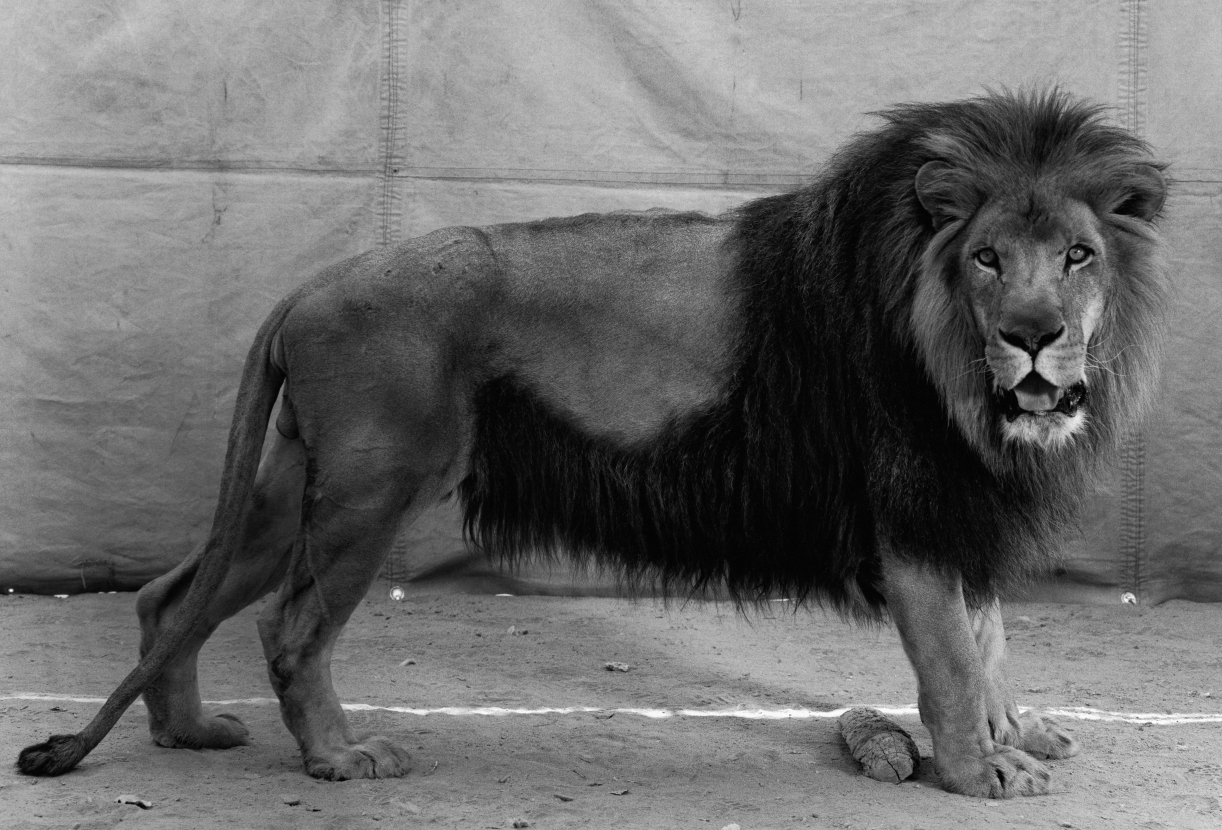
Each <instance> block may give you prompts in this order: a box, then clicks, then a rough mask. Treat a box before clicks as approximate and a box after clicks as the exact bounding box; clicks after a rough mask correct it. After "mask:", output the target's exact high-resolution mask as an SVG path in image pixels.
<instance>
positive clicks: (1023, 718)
mask: <svg viewBox="0 0 1222 830" xmlns="http://www.w3.org/2000/svg"><path fill="white" fill-rule="evenodd" d="M1018 726H1019V730H1020V736H1019V739H1018V748H1019V749H1021V750H1023V751H1024V752H1027V753H1029V754H1031V755H1034V756H1035V757H1036V758H1047V759H1052V760H1060V759H1061V758H1072V757H1073V756H1074V755H1077V754H1078V752H1079V750H1080V749H1081V747H1080V746H1079V745H1078V742H1077V741H1075V740H1074V738H1073V736H1072V735H1070V734H1069V733H1068V732H1066V731H1065V730H1064V729H1062V728H1061V726H1060V724H1058V723H1057V722H1056V721H1055V720H1053V719H1052V718H1050V717H1049V716H1048V715H1045V714H1042V713H1040V712H1036V711H1031V710H1029V711H1026V712H1023V713H1022V714H1021V715H1019V716H1018Z"/></svg>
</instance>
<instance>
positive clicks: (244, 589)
mask: <svg viewBox="0 0 1222 830" xmlns="http://www.w3.org/2000/svg"><path fill="white" fill-rule="evenodd" d="M269 443H270V446H269V448H268V451H267V452H266V453H265V455H264V458H263V461H262V463H261V464H260V466H259V474H258V478H257V480H256V483H255V492H254V503H253V504H252V506H251V508H250V511H249V513H248V515H247V519H246V527H245V532H244V534H243V541H242V546H241V549H240V550H239V551H238V552H237V553H236V554H235V556H234V558H233V563H232V565H231V567H230V570H229V572H228V574H226V576H225V580H224V582H223V583H222V584H221V587H220V589H219V591H218V592H217V594H216V596H215V597H214V598H213V599H212V601H211V603H210V604H209V606H208V609H207V611H206V612H205V615H204V619H203V621H202V622H201V623H200V627H199V628H198V629H197V630H196V632H195V634H194V635H193V636H192V637H191V638H190V639H189V640H188V641H187V642H186V643H185V644H184V645H183V647H182V649H180V650H179V651H178V652H177V653H176V654H175V655H174V656H173V657H172V658H171V659H170V662H169V663H167V664H166V667H165V669H164V671H163V672H162V673H161V675H160V676H159V677H158V678H157V679H156V680H155V681H153V683H151V684H150V685H149V686H148V688H147V689H145V691H144V700H145V703H146V704H147V706H148V717H149V731H150V732H151V733H152V735H153V740H154V741H155V742H156V743H158V744H160V745H161V746H165V747H185V748H189V749H228V748H230V747H234V746H239V745H241V744H245V743H247V730H246V727H245V726H244V725H243V724H242V722H241V721H240V720H238V718H236V717H234V716H233V715H230V714H227V713H220V714H215V715H212V714H208V713H207V712H205V711H204V707H203V704H202V702H201V701H200V694H199V680H198V673H197V659H198V656H199V650H200V648H202V647H203V645H204V643H205V641H207V639H208V637H209V636H210V635H211V634H212V632H213V631H215V630H216V627H217V626H218V625H220V623H221V622H222V621H224V620H225V619H227V618H228V617H231V616H233V615H234V614H236V613H237V612H238V611H240V610H242V609H243V608H245V607H246V606H247V605H249V604H250V603H252V602H254V601H255V600H256V599H258V598H259V597H261V596H263V595H264V594H266V593H267V592H268V591H270V590H271V589H272V588H274V587H275V586H276V584H277V583H278V582H279V581H280V580H281V579H282V578H283V575H284V571H285V568H286V567H287V565H288V554H289V551H290V549H291V546H292V541H293V538H294V536H295V535H296V532H297V527H298V525H299V524H300V505H301V493H302V488H303V487H304V484H305V453H304V449H303V447H302V444H301V442H300V441H290V440H289V439H286V438H284V437H282V436H280V435H278V434H275V435H273V436H272V437H271V439H270V442H269ZM202 554H203V545H200V546H199V547H198V548H197V549H196V550H195V551H194V552H192V554H191V555H190V556H189V557H188V558H187V559H186V560H184V561H183V562H182V563H181V564H179V565H178V567H176V568H174V570H172V571H170V572H169V573H167V574H165V575H164V576H161V577H159V578H158V579H155V580H153V581H152V582H150V583H149V584H148V585H146V586H144V588H142V589H141V590H140V594H139V597H138V599H137V602H136V609H137V613H138V615H139V617H140V628H141V644H140V649H141V654H144V653H145V652H147V651H148V650H149V649H150V648H152V645H153V643H154V642H155V641H156V639H157V637H158V635H159V633H160V631H161V629H162V628H163V626H164V625H165V623H166V622H167V621H168V620H169V619H171V618H172V616H173V613H174V611H175V610H176V609H177V608H178V606H179V604H180V603H181V601H182V599H183V596H184V595H185V594H186V591H187V588H188V587H189V586H190V584H191V580H192V579H193V578H194V576H195V571H196V568H197V567H198V565H199V560H200V557H201V556H202Z"/></svg>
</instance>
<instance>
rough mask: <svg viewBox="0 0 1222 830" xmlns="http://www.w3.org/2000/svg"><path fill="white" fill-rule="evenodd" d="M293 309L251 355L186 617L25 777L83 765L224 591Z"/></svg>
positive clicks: (32, 752) (35, 753)
mask: <svg viewBox="0 0 1222 830" xmlns="http://www.w3.org/2000/svg"><path fill="white" fill-rule="evenodd" d="M291 305H292V304H291V302H290V300H288V299H286V300H284V301H282V302H281V303H280V305H278V306H277V307H276V308H275V310H273V311H272V313H271V314H270V315H269V316H268V318H267V320H266V321H264V323H263V326H262V327H261V328H260V329H259V333H258V334H257V335H256V336H255V342H254V344H253V345H252V346H251V348H250V352H249V353H248V354H247V356H246V366H245V368H244V369H243V371H242V380H241V383H240V384H239V386H238V396H237V403H236V405H235V407H234V413H233V424H232V426H231V427H230V429H229V448H228V450H227V451H226V453H225V474H224V476H223V477H222V479H221V493H220V497H219V499H218V501H217V506H216V515H215V517H214V519H213V522H212V533H211V536H210V537H209V539H208V545H207V549H206V550H205V552H204V555H203V558H202V560H201V561H200V563H199V567H198V569H197V570H196V573H195V577H194V579H192V580H191V587H190V588H189V589H188V591H187V595H186V597H185V598H184V599H183V602H182V605H181V606H179V609H178V612H177V613H175V614H174V616H173V617H172V618H171V619H170V621H169V624H168V625H167V627H166V628H165V630H163V631H162V632H161V634H160V636H158V638H157V641H156V642H155V643H154V644H153V647H152V648H150V649H149V651H148V653H147V654H145V655H144V657H143V658H142V659H141V660H140V663H139V664H138V665H137V666H136V667H135V668H134V669H132V671H131V673H130V674H128V675H127V677H125V678H124V679H123V682H122V683H120V684H119V687H118V688H117V689H115V690H114V692H112V693H111V695H110V697H108V698H107V699H106V702H105V703H104V704H102V708H101V709H100V710H99V711H98V713H97V714H96V715H95V716H94V718H93V720H91V721H90V722H89V725H88V726H86V727H85V728H84V729H83V730H81V731H80V732H79V733H77V734H76V735H52V736H51V737H50V738H49V739H47V741H46V743H41V744H34V745H33V746H27V747H26V748H25V749H23V750H21V754H20V755H19V756H18V758H17V767H18V769H19V770H20V771H21V772H23V773H25V774H27V775H60V774H61V773H65V772H67V771H68V770H70V769H72V768H73V767H75V766H76V765H77V764H78V763H80V761H81V759H82V758H84V757H85V756H86V755H88V754H89V753H90V752H91V751H92V750H93V748H94V747H95V746H97V745H98V744H99V743H100V742H101V741H102V739H103V738H105V737H106V733H108V732H109V731H110V729H111V727H113V726H114V725H115V722H116V721H118V720H119V717H120V716H121V715H122V714H123V712H124V711H126V710H127V707H128V706H130V705H131V704H132V701H134V700H135V699H136V698H137V697H138V696H139V695H140V694H141V693H142V692H143V691H144V689H145V687H146V686H147V685H148V684H149V682H150V681H152V680H153V679H154V678H156V677H157V675H159V674H160V673H161V671H162V669H163V668H164V667H165V664H166V663H167V662H168V661H169V659H170V657H172V656H173V655H174V653H175V652H177V651H178V650H179V649H180V648H181V647H182V645H183V643H184V642H185V641H186V639H187V637H189V636H190V635H191V633H192V632H193V631H194V630H195V628H196V626H197V625H198V624H199V622H200V620H201V618H202V617H203V613H204V609H205V608H206V607H207V605H208V602H209V601H210V600H211V598H212V597H213V596H214V595H215V594H216V592H217V590H218V589H219V588H220V585H221V582H222V581H223V580H224V579H225V574H226V572H227V571H228V570H229V564H230V561H231V560H232V558H233V555H234V551H235V550H236V549H237V547H238V545H239V544H240V541H241V540H240V536H241V533H242V526H243V523H244V522H243V519H244V517H245V513H246V509H247V505H248V504H249V503H250V498H251V493H252V491H253V488H254V481H255V475H256V474H257V472H258V467H259V456H260V454H261V452H262V449H263V436H264V434H265V433H266V431H267V420H268V418H269V417H270V415H271V411H272V407H273V405H274V404H275V402H276V395H277V394H278V392H279V391H280V384H281V383H282V382H283V380H284V372H283V370H282V369H280V368H278V367H277V366H276V365H275V364H274V363H273V362H272V360H271V353H270V349H271V345H272V340H273V338H274V337H275V335H276V333H277V332H278V331H279V329H280V326H281V324H282V323H283V322H284V318H285V316H286V315H287V313H288V310H289V308H291Z"/></svg>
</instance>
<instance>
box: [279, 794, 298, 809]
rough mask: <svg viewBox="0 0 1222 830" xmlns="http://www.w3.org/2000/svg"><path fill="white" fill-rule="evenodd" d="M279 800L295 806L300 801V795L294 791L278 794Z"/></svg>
mask: <svg viewBox="0 0 1222 830" xmlns="http://www.w3.org/2000/svg"><path fill="white" fill-rule="evenodd" d="M280 800H281V801H283V802H284V803H285V804H287V805H289V806H290V807H296V806H297V805H298V804H300V803H301V796H299V795H297V794H296V793H284V794H283V795H281V796H280Z"/></svg>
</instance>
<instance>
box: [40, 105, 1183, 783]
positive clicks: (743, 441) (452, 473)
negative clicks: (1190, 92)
mask: <svg viewBox="0 0 1222 830" xmlns="http://www.w3.org/2000/svg"><path fill="white" fill-rule="evenodd" d="M881 118H882V125H881V127H879V128H877V129H876V130H874V131H872V132H867V133H864V134H861V135H859V136H857V137H855V138H854V139H852V140H851V141H850V142H849V143H848V144H847V145H846V146H845V147H844V148H843V149H842V150H840V151H839V152H838V153H837V154H836V155H835V156H834V157H833V158H832V159H831V160H830V162H829V163H828V164H827V166H826V168H825V169H824V171H823V172H822V173H821V174H820V175H818V176H817V177H816V178H815V179H814V180H813V182H812V183H810V184H809V185H808V186H805V187H803V188H801V189H798V190H796V191H795V192H791V193H786V194H783V195H774V196H767V197H764V198H759V199H757V200H755V201H751V202H749V203H747V204H746V205H744V206H743V207H741V208H740V209H737V210H734V211H732V212H730V213H728V214H726V215H723V216H718V217H711V216H706V215H703V214H698V213H679V212H664V211H663V212H659V211H650V212H645V213H630V212H624V213H612V214H607V215H593V214H590V215H583V216H577V217H574V218H566V219H549V220H544V221H538V222H530V223H523V224H505V225H496V226H488V227H478V228H476V227H466V228H453V229H447V230H440V231H437V232H435V233H431V234H428V235H426V236H423V237H420V238H417V239H413V240H411V241H408V242H405V243H402V244H400V245H397V246H393V247H387V248H382V249H379V250H375V251H371V252H369V253H366V254H363V255H360V256H357V257H356V258H354V259H351V260H348V261H346V262H344V263H342V264H339V265H336V266H334V267H331V268H327V269H326V270H324V271H322V272H321V273H320V274H319V275H317V276H316V277H314V278H313V279H312V280H310V281H308V282H306V283H305V284H304V285H303V286H302V287H300V288H298V289H297V290H296V291H294V292H293V293H291V294H290V295H289V296H288V297H287V298H286V299H284V300H283V301H282V302H281V303H280V304H279V305H278V306H276V308H275V309H274V310H273V311H272V312H271V315H270V316H269V317H268V318H267V320H266V322H265V323H264V324H263V326H262V328H261V329H260V330H259V332H258V335H257V336H256V337H255V341H254V344H253V346H252V347H251V350H250V353H249V356H248V357H247V359H246V364H245V368H244V370H243V373H242V378H241V384H240V387H239V390H238V396H237V403H236V408H235V413H234V419H233V427H232V429H231V431H230V436H229V445H228V452H227V455H226V458H225V467H224V476H223V479H222V483H221V488H220V496H219V501H218V504H217V508H216V515H215V520H214V522H213V526H212V531H211V534H210V536H209V538H208V540H207V542H206V544H205V545H203V546H202V547H201V548H200V549H199V550H197V551H195V552H194V553H192V555H191V556H189V557H188V558H187V559H186V561H184V562H183V563H182V564H180V565H179V566H178V567H177V568H175V569H174V570H173V571H171V572H170V573H168V574H166V575H164V576H162V577H161V578H159V579H157V580H155V581H153V582H151V583H150V584H148V585H146V586H145V587H144V588H143V589H142V590H141V592H140V594H139V598H138V603H137V607H138V613H139V617H140V623H141V628H142V643H141V660H140V662H139V665H138V666H137V667H136V668H135V669H134V670H133V671H132V672H131V674H129V675H128V677H127V678H126V679H125V680H124V681H123V682H122V684H120V686H119V687H118V689H117V690H116V691H115V692H114V693H113V694H112V695H111V696H110V698H109V699H108V700H107V701H106V703H105V704H104V705H103V707H102V708H101V710H100V711H99V713H98V714H97V716H96V717H95V718H94V720H93V721H92V722H91V723H90V724H89V725H88V726H87V727H86V728H85V729H84V730H83V731H82V732H81V733H80V734H78V735H66V736H65V735H60V736H53V737H51V738H50V739H49V741H48V742H47V743H44V744H39V745H36V746H31V747H28V748H27V749H25V750H24V751H23V752H22V753H21V755H20V759H19V761H18V764H19V766H20V769H21V770H22V771H23V772H25V773H29V774H47V775H54V774H59V773H62V772H64V771H66V770H69V769H71V768H72V767H73V766H75V765H76V764H77V763H78V762H79V761H80V760H81V759H82V758H83V757H84V756H85V755H86V753H88V752H89V751H90V750H91V749H92V748H93V747H94V746H96V745H97V744H98V742H99V741H100V740H101V739H102V738H103V736H104V735H105V734H106V732H107V731H108V730H109V729H110V728H111V726H112V725H113V724H114V722H115V721H116V720H117V719H118V717H119V715H120V714H121V713H122V712H123V711H124V709H125V708H126V707H127V706H128V705H130V704H131V703H132V701H133V700H134V699H135V697H136V696H137V695H140V694H143V695H144V699H145V701H146V702H147V705H148V717H149V725H150V729H151V731H152V735H153V738H154V740H155V741H156V742H157V743H158V744H161V745H162V746H170V747H214V748H223V747H232V746H235V745H238V744H242V743H244V742H246V739H247V732H246V729H245V727H243V725H242V724H241V723H240V722H239V721H238V719H237V718H235V717H233V716H231V715H228V714H219V715H209V714H207V713H205V712H204V711H203V708H202V706H201V702H200V696H199V691H198V688H197V679H196V656H197V654H198V652H199V649H200V647H201V646H202V645H203V643H204V641H205V640H206V639H207V638H208V636H209V634H210V633H211V632H212V631H213V630H214V629H215V628H216V626H217V625H218V624H219V623H220V622H221V620H223V619H225V618H227V617H229V616H231V615H232V614H234V613H236V612H237V611H238V610H239V609H241V608H243V607H244V606H246V605H248V604H249V603H251V602H253V601H254V600H256V599H257V598H259V597H261V596H263V595H264V594H266V593H268V592H270V591H273V590H275V591H276V594H275V598H274V600H273V601H272V602H270V603H269V604H268V605H267V607H266V610H265V611H264V613H263V614H262V615H261V618H260V620H259V632H260V637H261V639H262V642H263V648H264V652H265V654H266V657H267V663H268V672H269V676H270V678H271V683H272V686H273V687H274V689H275V692H276V695H277V696H278V698H279V700H280V706H281V712H282V715H283V718H284V721H285V724H286V725H287V726H288V729H289V730H290V731H291V732H292V734H293V736H294V737H295V738H296V739H297V741H298V743H299V745H300V747H301V752H302V756H303V760H304V765H305V770H306V772H308V773H309V774H310V775H312V776H315V777H318V778H323V779H350V778H381V777H390V776H399V775H403V774H405V773H406V772H407V771H408V769H409V766H410V758H409V756H408V753H407V752H406V751H405V750H404V749H402V748H401V747H398V746H396V745H395V744H394V743H393V742H392V741H390V740H389V739H387V738H386V737H382V736H372V737H358V736H356V735H354V734H353V732H352V730H351V729H350V727H349V725H348V723H347V721H346V719H345V716H344V713H343V711H342V709H341V707H340V703H339V700H338V699H337V697H336V694H335V692H334V690H333V688H332V685H331V680H330V656H331V650H332V646H333V645H334V643H335V641H336V638H337V636H338V635H339V633H340V630H341V628H342V627H343V625H344V623H345V621H346V620H347V619H348V617H349V615H350V614H351V613H352V611H353V609H354V608H355V607H356V606H357V604H358V603H359V601H360V600H361V599H362V597H363V596H364V595H365V593H366V591H367V589H368V588H369V587H370V585H371V584H372V582H373V581H374V579H375V577H376V575H377V573H378V571H379V568H380V567H381V565H382V563H383V560H384V559H385V558H386V556H387V552H388V550H389V549H390V547H391V544H392V541H393V539H394V538H395V536H396V533H397V531H398V530H399V528H400V527H401V526H402V524H403V523H404V522H410V521H411V520H412V519H413V518H414V517H415V516H417V515H418V514H419V512H420V511H421V510H423V509H425V508H426V507H428V506H430V505H432V504H434V503H436V502H438V501H439V500H441V499H443V498H446V497H447V496H450V495H454V496H455V497H456V498H458V499H460V501H461V505H462V507H463V510H464V516H465V531H466V533H467V534H468V535H469V537H470V538H471V540H472V541H473V543H474V544H476V545H478V546H480V547H482V548H483V549H485V550H487V551H488V552H489V554H490V555H492V556H494V557H499V558H501V559H502V560H503V561H508V562H510V563H512V562H514V561H517V560H519V559H520V558H521V557H524V556H531V555H542V556H558V557H572V558H574V559H576V560H578V561H581V562H586V563H592V564H595V565H597V566H601V567H603V568H605V569H608V570H609V571H611V572H613V573H614V574H617V575H618V576H619V577H620V578H622V579H623V580H624V584H625V585H626V587H628V588H631V587H633V586H634V585H641V584H647V585H653V586H658V587H660V589H662V590H664V591H666V592H667V593H668V594H673V593H675V592H688V593H689V594H692V593H695V592H700V591H702V590H705V589H713V590H719V591H724V592H727V593H728V595H730V596H732V597H733V598H734V599H735V600H736V601H737V602H738V603H739V604H740V606H741V607H744V610H746V609H747V608H748V607H749V606H751V604H753V603H758V602H761V601H763V600H765V599H766V598H769V597H777V596H787V597H791V598H794V599H796V600H799V601H806V602H808V603H809V604H823V605H825V606H830V607H833V608H835V609H838V610H839V611H840V612H842V613H843V614H844V615H845V616H846V617H849V618H854V617H859V618H865V619H872V620H880V619H884V618H889V619H890V620H891V621H892V622H893V624H894V625H895V627H896V628H897V629H898V632H899V635H900V638H901V641H902V644H903V647H904V649H905V652H906V654H907V656H908V658H909V659H910V662H911V664H912V667H913V670H914V672H915V674H916V679H917V687H918V703H919V709H920V715H921V720H922V721H923V723H924V724H925V726H926V727H927V728H928V730H929V733H930V736H931V738H932V742H933V749H934V764H935V767H936V770H937V773H938V775H939V777H940V780H941V783H942V785H943V786H944V787H945V788H946V789H947V790H950V791H952V792H956V793H964V794H968V795H973V796H981V797H990V798H996V797H1008V796H1016V795H1030V794H1037V793H1044V792H1047V791H1048V788H1049V780H1050V778H1049V770H1048V768H1047V766H1046V765H1045V764H1044V763H1043V761H1045V760H1047V759H1059V758H1065V757H1068V756H1071V755H1073V754H1075V753H1076V752H1077V751H1078V745H1077V743H1076V742H1075V740H1074V739H1073V738H1072V737H1071V736H1070V735H1069V734H1068V733H1067V732H1066V731H1065V730H1063V729H1062V728H1061V727H1059V726H1058V725H1057V724H1056V723H1055V722H1054V721H1052V720H1051V719H1049V718H1047V717H1044V716H1041V715H1040V714H1038V713H1034V712H1021V713H1020V710H1019V709H1018V707H1017V706H1016V704H1015V702H1014V699H1013V697H1012V696H1011V693H1010V691H1009V689H1008V687H1007V683H1006V681H1005V678H1004V673H1003V659H1004V650H1005V636H1004V632H1003V628H1002V618H1001V613H1000V605H999V600H998V597H999V596H1000V595H1002V594H1003V593H1005V592H1006V591H1007V590H1008V589H1010V588H1012V587H1014V586H1015V585H1018V584H1021V583H1022V581H1023V580H1026V579H1029V578H1030V577H1031V576H1032V575H1033V574H1037V573H1039V572H1040V571H1041V570H1042V569H1045V568H1047V567H1048V566H1049V565H1050V564H1051V563H1053V562H1055V556H1054V552H1055V551H1056V550H1057V549H1058V546H1059V544H1060V542H1061V541H1062V540H1063V538H1064V537H1065V536H1067V535H1068V534H1070V533H1072V532H1074V530H1075V526H1076V525H1075V522H1076V517H1077V515H1078V513H1079V511H1080V509H1081V507H1082V504H1083V501H1084V499H1085V498H1086V496H1087V495H1088V493H1089V491H1090V485H1091V482H1092V481H1093V480H1094V478H1095V477H1096V475H1097V474H1098V472H1099V470H1100V469H1101V465H1102V464H1104V463H1105V462H1106V461H1107V460H1108V459H1109V457H1111V456H1113V455H1114V454H1115V450H1116V449H1117V446H1118V444H1119V443H1120V441H1121V439H1122V437H1123V436H1124V435H1125V434H1126V433H1127V432H1128V431H1129V430H1131V429H1133V428H1134V425H1135V424H1137V423H1138V422H1139V419H1140V418H1141V416H1142V415H1143V413H1145V412H1146V411H1147V410H1148V408H1149V407H1150V405H1151V401H1152V398H1153V394H1154V390H1155V386H1156V379H1157V364H1158V356H1159V351H1160V343H1161V340H1162V337H1163V333H1164V330H1165V327H1166V326H1165V322H1164V317H1165V309H1164V306H1165V297H1166V293H1167V288H1166V274H1165V268H1164V266H1163V263H1162V259H1161V243H1160V237H1159V232H1158V229H1157V224H1156V222H1157V220H1158V218H1159V217H1160V215H1161V212H1162V207H1163V203H1164V199H1165V197H1166V193H1167V184H1166V180H1165V178H1164V174H1163V170H1164V169H1165V168H1164V166H1163V165H1161V164H1160V163H1159V162H1157V161H1156V160H1154V159H1153V157H1152V156H1151V153H1150V150H1149V149H1148V147H1147V146H1146V145H1145V144H1144V143H1143V142H1142V141H1140V140H1138V139H1137V138H1135V137H1133V136H1131V135H1130V134H1128V133H1126V132H1125V131H1123V130H1121V129H1119V128H1116V127H1114V126H1109V125H1108V124H1107V123H1106V122H1105V120H1104V116H1103V111H1102V110H1101V109H1100V108H1099V107H1097V106H1095V105H1092V104H1090V103H1088V102H1084V101H1081V100H1078V99H1076V98H1073V97H1072V96H1070V95H1068V94H1066V93H1063V92H1061V91H1059V90H1052V91H1043V92H1026V93H1010V92H1004V93H989V94H987V95H984V96H982V97H978V98H973V99H968V100H962V101H957V102H951V103H941V104H907V105H900V106H897V107H895V108H893V109H890V110H888V111H885V112H883V113H881ZM278 399H279V400H280V404H281V408H280V411H279V415H278V416H277V417H276V420H275V429H274V430H273V429H270V428H269V424H268V422H269V419H270V418H271V415H272V412H273V410H274V406H275V404H276V402H277V400H278ZM265 435H267V436H269V438H268V439H267V446H266V447H265V446H264V443H265ZM261 454H262V458H261Z"/></svg>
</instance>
